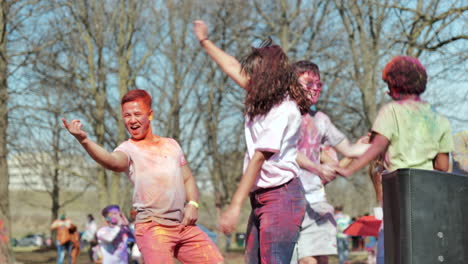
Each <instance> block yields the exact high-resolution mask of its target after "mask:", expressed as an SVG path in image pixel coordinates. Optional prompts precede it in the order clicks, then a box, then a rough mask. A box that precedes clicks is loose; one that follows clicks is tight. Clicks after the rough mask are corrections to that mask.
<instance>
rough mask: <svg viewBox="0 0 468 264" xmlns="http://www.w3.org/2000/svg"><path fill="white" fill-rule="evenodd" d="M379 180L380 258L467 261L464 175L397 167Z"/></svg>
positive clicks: (417, 262) (415, 262)
mask: <svg viewBox="0 0 468 264" xmlns="http://www.w3.org/2000/svg"><path fill="white" fill-rule="evenodd" d="M382 184H383V200H384V208H383V209H384V232H385V241H384V245H385V264H400V263H401V264H426V263H427V264H429V263H434V264H435V263H441V264H446V263H450V264H464V263H467V264H468V176H465V175H459V174H450V173H443V172H438V171H427V170H418V169H399V170H397V171H395V172H392V173H389V174H384V175H383V176H382Z"/></svg>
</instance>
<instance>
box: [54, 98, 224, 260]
mask: <svg viewBox="0 0 468 264" xmlns="http://www.w3.org/2000/svg"><path fill="white" fill-rule="evenodd" d="M151 101H152V99H151V96H150V95H149V94H148V93H147V92H146V91H144V90H139V89H137V90H131V91H129V92H128V93H127V94H125V95H124V96H123V97H122V100H121V106H122V117H123V121H124V123H125V127H126V129H127V131H128V133H129V134H130V139H128V140H127V141H125V142H123V143H122V144H120V145H119V146H118V147H117V148H116V149H115V150H114V151H113V152H108V151H107V150H105V149H104V148H103V147H101V146H99V145H98V144H96V143H95V142H93V141H92V140H91V139H90V138H89V137H88V136H87V134H86V132H84V131H83V130H82V124H81V122H80V121H79V120H72V121H71V122H68V121H67V120H66V119H63V124H64V127H65V128H66V129H67V130H68V131H69V132H70V133H71V134H72V135H73V136H74V137H75V138H76V139H77V140H78V142H79V143H80V144H81V145H82V146H83V148H84V149H85V150H86V151H87V152H88V154H89V155H90V156H91V157H92V158H93V159H94V160H95V161H96V162H98V163H99V164H100V165H102V166H103V167H105V168H107V169H110V170H113V171H117V172H125V174H127V176H128V177H129V178H130V180H131V181H132V183H133V184H134V186H135V188H134V192H133V207H134V208H135V210H136V211H137V216H136V225H135V238H136V242H137V245H138V248H139V249H140V251H141V253H142V255H143V259H144V261H145V263H174V257H175V258H177V259H178V260H180V261H181V262H183V263H197V264H198V263H222V262H223V257H222V256H221V254H220V253H219V251H218V249H217V248H216V246H215V245H214V244H213V242H212V241H211V240H210V239H209V238H208V236H207V235H206V234H205V233H204V232H203V231H202V230H201V229H200V228H199V227H197V226H196V225H195V222H196V221H197V218H198V211H197V210H198V203H197V201H198V189H197V186H196V184H195V179H194V177H193V175H192V173H191V171H190V168H189V166H188V164H187V161H186V160H185V157H184V154H183V152H182V149H181V148H180V146H179V144H178V143H177V142H176V141H175V140H174V139H171V138H165V137H161V136H158V135H156V134H153V132H152V128H151V120H152V118H153V114H154V113H153V110H152V108H151Z"/></svg>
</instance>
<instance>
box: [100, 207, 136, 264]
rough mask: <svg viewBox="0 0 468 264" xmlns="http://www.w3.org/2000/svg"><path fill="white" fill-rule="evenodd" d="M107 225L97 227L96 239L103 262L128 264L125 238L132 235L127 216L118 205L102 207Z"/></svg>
mask: <svg viewBox="0 0 468 264" xmlns="http://www.w3.org/2000/svg"><path fill="white" fill-rule="evenodd" d="M102 216H103V217H104V219H105V221H106V223H107V225H106V226H104V227H101V228H99V230H98V231H97V239H98V243H99V245H100V248H101V253H102V263H103V264H128V252H127V240H128V238H129V237H133V234H132V233H131V231H130V228H129V226H128V220H127V218H126V217H125V216H124V215H123V214H122V212H121V211H120V208H119V206H118V205H109V206H106V207H105V208H104V209H102Z"/></svg>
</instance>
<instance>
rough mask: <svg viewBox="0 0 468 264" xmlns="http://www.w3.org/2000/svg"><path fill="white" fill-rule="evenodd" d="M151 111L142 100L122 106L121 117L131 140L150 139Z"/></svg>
mask: <svg viewBox="0 0 468 264" xmlns="http://www.w3.org/2000/svg"><path fill="white" fill-rule="evenodd" d="M152 116H153V110H151V108H150V107H149V106H147V105H146V104H145V103H144V102H143V100H141V99H137V100H135V101H130V102H126V103H124V104H123V105H122V117H123V120H124V123H125V127H126V128H127V131H128V133H130V136H131V137H132V139H133V140H144V139H147V138H151V137H152V129H151V122H150V120H151V118H152Z"/></svg>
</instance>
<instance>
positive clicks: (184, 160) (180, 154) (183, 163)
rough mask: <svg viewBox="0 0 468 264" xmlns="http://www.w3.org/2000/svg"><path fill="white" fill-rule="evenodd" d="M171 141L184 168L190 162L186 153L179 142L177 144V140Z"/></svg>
mask: <svg viewBox="0 0 468 264" xmlns="http://www.w3.org/2000/svg"><path fill="white" fill-rule="evenodd" d="M171 140H172V143H173V144H174V145H175V147H176V152H177V155H178V160H179V164H180V166H181V167H182V166H185V165H187V163H188V162H187V160H186V159H185V155H184V152H183V151H182V148H181V147H180V145H179V142H177V140H175V139H171Z"/></svg>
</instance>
